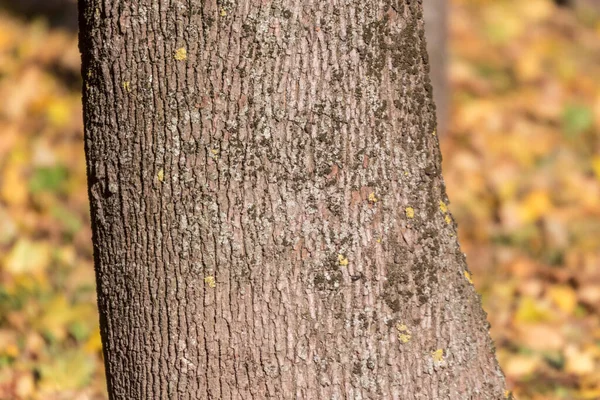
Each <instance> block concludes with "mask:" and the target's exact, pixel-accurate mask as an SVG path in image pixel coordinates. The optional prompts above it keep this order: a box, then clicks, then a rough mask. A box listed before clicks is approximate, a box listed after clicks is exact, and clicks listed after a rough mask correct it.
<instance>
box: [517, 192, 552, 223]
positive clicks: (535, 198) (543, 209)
mask: <svg viewBox="0 0 600 400" xmlns="http://www.w3.org/2000/svg"><path fill="white" fill-rule="evenodd" d="M551 208H552V202H551V201H550V197H549V196H548V193H547V192H545V191H542V190H536V191H533V192H531V193H529V194H528V195H527V197H525V199H524V200H523V201H522V202H521V204H520V205H519V217H520V219H521V220H522V221H524V222H533V221H535V220H537V219H539V218H540V217H541V216H543V215H544V214H547V213H548V212H550V209H551Z"/></svg>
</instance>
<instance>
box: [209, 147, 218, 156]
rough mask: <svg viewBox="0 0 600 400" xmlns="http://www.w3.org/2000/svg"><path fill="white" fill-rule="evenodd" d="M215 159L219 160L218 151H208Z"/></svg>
mask: <svg viewBox="0 0 600 400" xmlns="http://www.w3.org/2000/svg"><path fill="white" fill-rule="evenodd" d="M210 152H211V153H212V154H213V156H214V157H215V158H219V149H211V151H210Z"/></svg>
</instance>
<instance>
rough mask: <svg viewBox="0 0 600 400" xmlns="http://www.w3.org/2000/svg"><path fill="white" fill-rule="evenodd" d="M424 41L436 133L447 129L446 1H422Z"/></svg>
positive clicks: (442, 132) (441, 132)
mask: <svg viewBox="0 0 600 400" xmlns="http://www.w3.org/2000/svg"><path fill="white" fill-rule="evenodd" d="M423 15H424V17H425V39H426V40H427V52H428V53H429V64H430V71H429V77H430V78H431V85H432V86H433V99H434V101H435V107H436V115H437V126H438V129H437V130H438V133H439V134H441V135H443V134H444V133H445V132H446V129H447V128H448V114H449V113H448V110H449V89H450V88H449V85H448V61H447V60H448V0H424V1H423Z"/></svg>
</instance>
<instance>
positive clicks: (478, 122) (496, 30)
mask: <svg viewBox="0 0 600 400" xmlns="http://www.w3.org/2000/svg"><path fill="white" fill-rule="evenodd" d="M452 3H453V4H452V7H451V10H452V14H451V15H452V16H451V62H450V65H451V68H450V76H451V82H452V110H451V116H452V121H451V124H450V125H451V126H450V132H449V133H448V134H447V135H446V136H445V137H444V138H443V142H442V153H443V155H444V176H445V180H446V184H447V188H448V192H449V197H450V199H451V201H452V203H451V205H450V209H451V211H452V212H453V214H454V216H455V218H456V220H457V222H458V226H459V234H460V241H461V245H462V248H463V250H464V251H465V252H466V253H467V259H468V263H469V266H470V269H471V270H472V271H473V272H474V277H473V280H474V282H475V285H476V287H477V288H478V290H479V292H480V293H481V294H482V297H483V303H484V307H485V309H486V310H487V312H488V314H489V320H490V322H491V324H492V335H493V337H494V339H495V341H496V347H497V355H498V357H499V360H500V363H501V365H502V367H503V370H504V372H505V374H506V376H507V379H508V382H509V384H510V386H511V389H512V390H513V391H514V393H515V394H516V396H517V398H519V399H520V400H527V399H536V400H541V399H544V400H546V399H550V400H553V399H569V400H571V399H573V400H575V399H581V400H584V399H590V400H592V399H600V318H599V316H600V19H599V18H598V17H597V16H595V15H594V14H593V13H590V12H573V11H569V10H565V9H558V8H556V7H555V6H554V5H553V2H551V1H550V0H528V1H522V0H494V1H485V0H453V1H452ZM79 90H80V79H79V53H78V50H77V38H76V34H75V33H73V32H69V31H64V30H61V29H58V28H50V27H48V25H47V24H46V23H45V22H44V21H43V20H41V19H34V20H28V21H25V20H24V19H20V18H19V17H17V16H11V15H10V14H9V13H7V12H3V11H1V10H0V98H1V99H3V100H4V101H3V107H2V108H0V134H1V140H0V399H81V400H84V399H104V398H105V397H106V395H105V389H104V376H103V368H102V358H101V343H100V339H99V334H98V324H97V312H96V305H95V282H94V275H93V265H92V257H91V252H92V250H91V243H90V236H91V233H90V228H89V216H88V203H87V192H86V181H85V163H84V155H83V142H82V139H83V135H82V122H81V102H80V92H79Z"/></svg>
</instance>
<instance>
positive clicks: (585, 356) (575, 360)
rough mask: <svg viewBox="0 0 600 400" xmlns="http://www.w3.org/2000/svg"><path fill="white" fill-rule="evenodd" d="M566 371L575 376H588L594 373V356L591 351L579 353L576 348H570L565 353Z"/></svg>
mask: <svg viewBox="0 0 600 400" xmlns="http://www.w3.org/2000/svg"><path fill="white" fill-rule="evenodd" d="M565 356H566V359H567V360H566V363H565V371H566V372H568V373H571V374H574V375H586V374H590V373H592V372H594V370H595V363H594V354H593V353H592V352H590V351H587V352H584V351H579V350H578V349H576V348H573V347H571V348H568V349H567V351H566V352H565Z"/></svg>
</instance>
